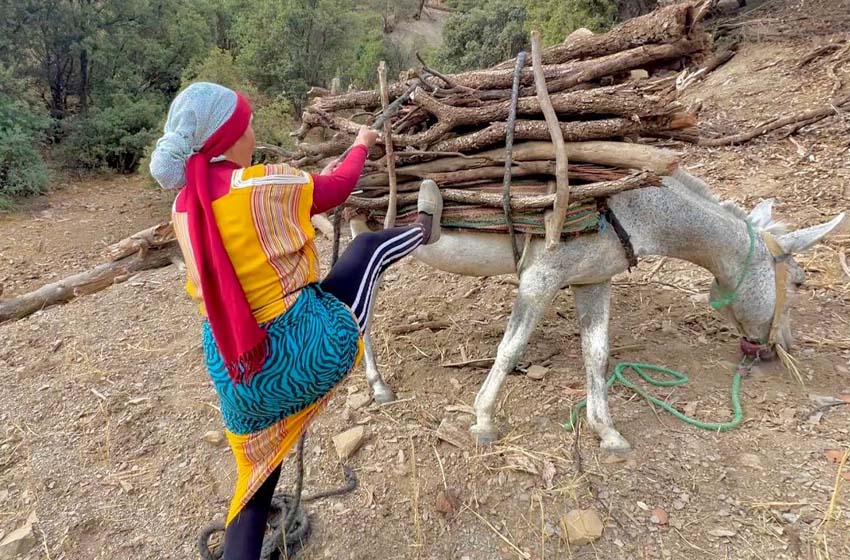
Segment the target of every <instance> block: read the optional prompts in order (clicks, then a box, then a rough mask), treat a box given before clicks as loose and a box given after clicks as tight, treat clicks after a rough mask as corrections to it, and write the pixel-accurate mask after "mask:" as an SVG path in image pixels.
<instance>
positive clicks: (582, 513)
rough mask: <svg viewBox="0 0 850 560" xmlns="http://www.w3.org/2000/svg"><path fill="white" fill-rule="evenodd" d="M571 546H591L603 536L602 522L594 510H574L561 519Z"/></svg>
mask: <svg viewBox="0 0 850 560" xmlns="http://www.w3.org/2000/svg"><path fill="white" fill-rule="evenodd" d="M561 524H562V525H563V527H564V529H565V530H566V532H567V540H568V541H569V543H570V544H579V545H581V544H589V543H592V542H593V541H595V540H597V539H598V538H599V537H601V536H602V530H603V526H602V520H601V519H600V518H599V514H598V513H596V511H595V510H592V509H574V510H571V511H569V512H567V514H566V515H564V516H563V517H562V518H561Z"/></svg>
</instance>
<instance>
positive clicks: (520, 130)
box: [431, 113, 696, 155]
mask: <svg viewBox="0 0 850 560" xmlns="http://www.w3.org/2000/svg"><path fill="white" fill-rule="evenodd" d="M694 125H696V117H695V116H694V115H691V114H688V113H681V114H677V115H673V116H672V117H659V118H651V119H645V120H639V121H635V120H632V119H625V118H615V119H599V120H595V121H572V122H562V123H560V128H561V133H562V134H563V137H564V140H565V141H567V142H582V141H587V140H601V139H603V138H617V137H621V136H632V135H641V134H642V135H651V134H652V133H653V132H655V131H670V130H678V129H681V128H690V127H692V126H694ZM506 132H507V125H506V123H503V122H497V123H493V124H491V125H490V126H488V127H487V128H485V129H482V130H478V131H476V132H473V133H470V134H467V135H465V136H459V137H457V138H452V139H449V140H444V141H442V142H440V143H438V144H435V145H434V146H432V147H431V149H433V150H434V151H437V152H462V153H469V152H475V151H478V150H481V149H484V148H488V147H490V146H493V145H495V144H498V143H500V142H502V141H503V139H504V138H505V133H506ZM514 134H515V137H516V138H517V139H519V140H548V139H549V128H548V127H547V126H546V122H545V121H517V122H516V129H515V133H514ZM553 155H554V154H553Z"/></svg>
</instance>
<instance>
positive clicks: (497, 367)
mask: <svg viewBox="0 0 850 560" xmlns="http://www.w3.org/2000/svg"><path fill="white" fill-rule="evenodd" d="M538 262H539V261H538ZM561 284H562V282H561V279H560V278H559V277H558V275H557V273H556V271H552V270H547V268H546V267H544V266H534V265H532V266H530V267H529V268H528V269H527V270H526V271H525V272H523V274H522V278H521V280H520V284H519V291H518V293H517V298H516V301H515V302H514V307H513V310H512V311H511V316H510V319H508V326H507V328H506V329H505V334H504V336H502V341H501V342H500V343H499V349H498V350H497V352H496V361H495V363H494V364H493V367H492V368H491V369H490V373H489V374H487V379H485V380H484V383H483V385H482V386H481V389H480V390H479V391H478V395H477V396H476V397H475V420H476V422H475V425H474V426H472V428H470V431H471V432H472V433H473V434H474V435H475V437H476V439H477V440H478V442H479V443H483V444H487V443H492V442H494V441H495V440H497V439H498V436H497V431H496V429H495V426H494V424H493V412H494V409H495V405H496V397H497V396H498V393H499V389H500V388H501V387H502V383H503V382H504V381H505V377H506V376H507V375H508V374H509V373H510V372H512V371H513V370H514V368H515V367H516V366H517V364H518V363H519V360H520V358H521V357H522V353H523V351H524V350H525V348H526V345H527V344H528V339H529V337H530V336H531V333H532V332H533V331H534V328H535V327H536V326H537V324H538V323H539V322H540V319H541V318H542V317H543V314H544V313H545V312H546V309H547V308H548V307H549V304H550V303H551V302H552V299H553V298H554V297H555V294H556V293H557V292H558V290H559V289H560V287H561Z"/></svg>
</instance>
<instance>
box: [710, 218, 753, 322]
mask: <svg viewBox="0 0 850 560" xmlns="http://www.w3.org/2000/svg"><path fill="white" fill-rule="evenodd" d="M745 221H746V223H747V234H749V236H750V248H749V250H748V251H747V258H746V259H744V268H742V269H741V275H740V276H739V277H738V282H737V283H736V284H735V288H734V289H733V290H732V291H731V292H729V293H726V294H723V290H722V289H721V288H720V284H718V283H717V281H715V285H716V286H717V290H718V292H720V293H721V294H722V295H723V297H722V298H720V299H719V300H715V301H712V302H711V307H713V308H714V309H720V308H723V307H726V306H727V305H730V304H732V303H734V302H735V301H737V300H738V290H740V289H741V284H743V283H744V280H746V278H747V275H748V274H749V273H750V266H752V264H753V254H754V253H755V250H756V232H755V230H754V229H753V224H751V223H750V221H749V220H745Z"/></svg>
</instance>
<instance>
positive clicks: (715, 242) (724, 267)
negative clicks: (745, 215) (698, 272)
mask: <svg viewBox="0 0 850 560" xmlns="http://www.w3.org/2000/svg"><path fill="white" fill-rule="evenodd" d="M623 195H626V196H625V198H626V199H627V200H624V202H625V204H624V205H622V206H621V205H620V204H618V203H617V202H618V201H615V200H613V199H612V200H611V202H612V203H614V204H612V208H613V210H614V212H615V213H616V214H617V217H618V218H619V219H620V220H621V222H624V225H625V227H626V228H627V231H629V233H630V234H631V236H632V243H633V245H634V246H635V251H636V253H637V254H638V255H662V256H669V257H673V258H676V259H682V260H686V261H688V262H692V263H694V264H696V265H698V266H700V267H702V268H705V269H706V270H708V271H709V272H711V273H712V274H713V275H714V277H715V278H716V279H717V280H718V282H719V283H720V284H721V285H722V286H724V287H728V286H732V285H734V283H735V280H736V278H737V276H738V275H739V274H740V271H741V267H742V265H743V263H744V261H745V259H746V257H747V253H748V251H749V248H750V236H749V233H748V228H747V224H746V222H745V221H744V220H743V219H741V218H740V217H738V216H735V215H734V214H732V212H730V211H729V210H727V209H725V208H723V207H722V206H721V205H720V204H718V203H717V202H715V201H713V200H709V199H707V198H705V197H703V196H701V195H699V194H697V193H693V192H691V191H689V190H688V189H686V188H683V187H679V188H672V187H663V188H657V189H640V190H637V191H633V192H631V193H623ZM616 198H619V197H616ZM628 199H631V200H628ZM620 206H621V207H620ZM618 207H620V208H618Z"/></svg>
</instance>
